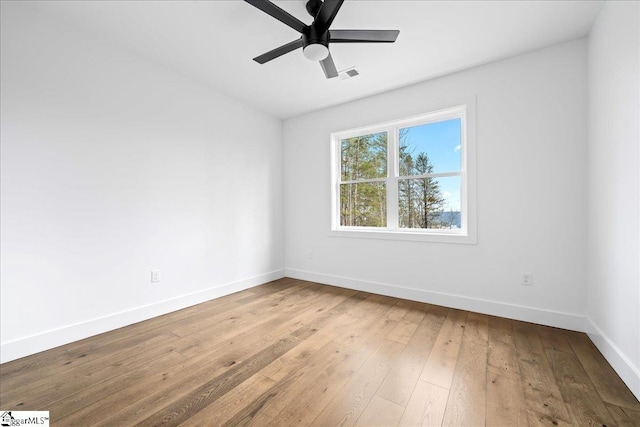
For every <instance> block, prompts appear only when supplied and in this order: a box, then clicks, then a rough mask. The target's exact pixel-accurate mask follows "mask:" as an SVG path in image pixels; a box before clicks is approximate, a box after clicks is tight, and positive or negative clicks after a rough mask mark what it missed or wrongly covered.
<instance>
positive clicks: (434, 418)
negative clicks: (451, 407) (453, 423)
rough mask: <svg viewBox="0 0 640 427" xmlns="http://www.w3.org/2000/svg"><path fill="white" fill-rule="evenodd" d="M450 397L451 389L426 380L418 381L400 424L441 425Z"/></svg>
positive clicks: (434, 426)
mask: <svg viewBox="0 0 640 427" xmlns="http://www.w3.org/2000/svg"><path fill="white" fill-rule="evenodd" d="M448 398H449V390H447V389H446V388H442V387H438V386H437V385H433V384H431V383H428V382H426V381H421V380H420V381H418V383H417V384H416V386H415V388H414V390H413V393H412V394H411V398H410V399H409V402H408V403H407V407H406V409H405V411H404V413H403V414H402V418H401V419H400V425H401V426H403V427H404V426H407V427H409V426H416V427H417V426H428V427H439V426H441V425H442V420H443V419H444V411H445V408H446V406H447V400H448Z"/></svg>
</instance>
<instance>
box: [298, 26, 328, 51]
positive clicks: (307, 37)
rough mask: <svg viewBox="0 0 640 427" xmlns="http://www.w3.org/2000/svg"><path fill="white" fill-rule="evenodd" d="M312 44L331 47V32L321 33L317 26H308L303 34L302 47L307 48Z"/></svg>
mask: <svg viewBox="0 0 640 427" xmlns="http://www.w3.org/2000/svg"><path fill="white" fill-rule="evenodd" d="M310 44H321V45H323V46H324V47H327V48H328V47H329V31H328V30H326V31H323V32H320V31H318V29H317V28H316V27H315V25H309V26H307V27H306V28H305V29H304V31H303V32H302V47H303V48H305V47H307V46H309V45H310Z"/></svg>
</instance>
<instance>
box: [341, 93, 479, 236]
mask: <svg viewBox="0 0 640 427" xmlns="http://www.w3.org/2000/svg"><path fill="white" fill-rule="evenodd" d="M467 110H468V109H467V106H466V105H464V106H459V107H455V108H450V109H446V110H440V111H437V112H434V113H429V114H425V115H422V116H419V117H412V118H410V119H404V120H398V121H394V122H390V123H386V124H382V125H374V126H369V127H366V128H362V129H356V130H352V131H345V132H339V133H336V134H333V135H332V139H333V161H334V168H333V180H334V181H333V182H334V191H333V197H334V200H333V206H334V209H333V215H334V217H333V230H334V231H360V232H362V231H372V232H393V233H400V234H416V233H417V234H447V235H460V236H467V235H468V224H469V221H468V219H469V210H468V209H467V208H468V203H469V200H468V195H469V191H468V190H469V183H468V175H467V173H466V172H467V170H466V169H465V166H466V165H467V164H468V158H467V156H468V153H469V150H468V137H467V136H468V135H467V131H468V127H467V119H468V114H467Z"/></svg>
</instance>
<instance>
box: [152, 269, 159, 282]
mask: <svg viewBox="0 0 640 427" xmlns="http://www.w3.org/2000/svg"><path fill="white" fill-rule="evenodd" d="M159 281H160V270H151V283H158V282H159Z"/></svg>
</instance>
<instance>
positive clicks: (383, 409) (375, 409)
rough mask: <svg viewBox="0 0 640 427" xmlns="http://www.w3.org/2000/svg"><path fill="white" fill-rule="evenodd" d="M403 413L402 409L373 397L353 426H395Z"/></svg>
mask: <svg viewBox="0 0 640 427" xmlns="http://www.w3.org/2000/svg"><path fill="white" fill-rule="evenodd" d="M403 412H404V407H402V406H400V405H397V404H395V403H393V402H389V401H388V400H386V399H383V398H381V397H379V396H374V397H373V399H371V402H369V404H368V405H367V408H366V409H365V410H364V412H363V413H362V415H360V418H358V421H357V422H356V424H355V425H356V426H362V427H377V426H380V427H390V426H396V425H398V423H399V422H400V418H401V417H402V413H403Z"/></svg>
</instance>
